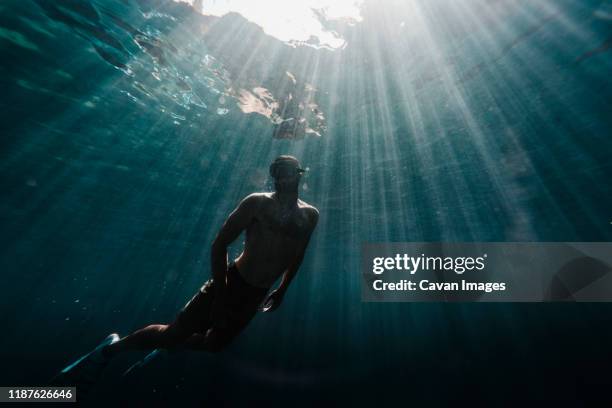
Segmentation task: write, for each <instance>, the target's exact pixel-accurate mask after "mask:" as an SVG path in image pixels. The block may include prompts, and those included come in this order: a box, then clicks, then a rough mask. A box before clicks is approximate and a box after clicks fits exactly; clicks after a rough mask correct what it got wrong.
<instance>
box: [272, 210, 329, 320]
mask: <svg viewBox="0 0 612 408" xmlns="http://www.w3.org/2000/svg"><path fill="white" fill-rule="evenodd" d="M313 210H314V211H313V214H312V216H311V227H310V231H309V232H308V235H307V236H306V238H304V241H303V243H302V245H301V246H300V248H299V249H298V251H297V255H296V257H295V258H294V260H293V262H291V264H290V265H289V267H288V268H287V270H286V271H285V273H284V274H283V277H282V279H281V283H280V284H279V285H278V288H276V289H275V290H274V291H273V292H272V293H271V294H270V296H268V298H267V299H266V301H265V302H264V309H265V311H272V310H274V309H276V308H277V307H278V306H280V303H281V302H282V300H283V297H284V296H285V292H286V291H287V288H288V287H289V284H290V283H291V281H292V280H293V278H294V277H295V275H296V273H297V271H298V269H300V266H301V265H302V261H303V260H304V255H305V254H306V248H308V243H309V242H310V237H311V236H312V232H313V231H314V229H315V227H316V226H317V222H318V220H319V212H318V211H317V210H316V209H314V208H313ZM270 300H272V304H271V305H270V306H269V307H266V306H265V305H266V304H268V302H269V301H270Z"/></svg>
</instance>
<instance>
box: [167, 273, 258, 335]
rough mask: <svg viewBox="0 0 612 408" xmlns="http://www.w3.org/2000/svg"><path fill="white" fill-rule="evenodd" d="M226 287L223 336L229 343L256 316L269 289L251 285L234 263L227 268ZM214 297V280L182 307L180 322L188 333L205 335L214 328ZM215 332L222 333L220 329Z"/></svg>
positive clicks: (178, 318) (209, 281) (207, 283)
mask: <svg viewBox="0 0 612 408" xmlns="http://www.w3.org/2000/svg"><path fill="white" fill-rule="evenodd" d="M226 285H227V288H226V316H227V326H226V327H224V328H223V329H222V330H221V331H222V333H220V334H222V337H223V338H225V340H226V341H230V340H231V339H232V338H233V337H234V336H236V335H237V334H238V333H240V332H241V331H242V330H243V329H244V328H245V327H246V325H247V324H248V323H249V322H250V321H251V319H252V318H253V317H254V316H255V314H256V313H257V311H258V310H259V307H260V305H261V303H262V302H263V301H264V299H265V297H266V294H267V293H268V290H269V289H267V288H258V287H256V286H252V285H250V284H248V283H247V282H246V281H245V280H244V279H243V278H242V276H240V273H239V272H238V268H237V266H236V263H235V262H232V263H231V264H230V265H229V267H228V270H227V278H226ZM214 294H215V282H214V280H213V279H212V278H211V279H209V280H208V281H206V283H205V284H204V285H203V286H202V287H201V288H200V290H199V291H198V293H196V294H195V295H194V296H193V297H192V298H191V300H190V301H189V302H187V304H186V305H185V307H183V309H182V310H181V311H180V313H179V315H178V317H177V323H178V324H179V325H180V326H181V327H182V328H183V329H185V330H186V331H187V332H189V333H202V334H206V332H207V331H208V329H210V328H212V320H211V316H210V312H211V308H212V304H213V300H214ZM215 330H217V331H219V329H218V328H215ZM218 334H219V333H218Z"/></svg>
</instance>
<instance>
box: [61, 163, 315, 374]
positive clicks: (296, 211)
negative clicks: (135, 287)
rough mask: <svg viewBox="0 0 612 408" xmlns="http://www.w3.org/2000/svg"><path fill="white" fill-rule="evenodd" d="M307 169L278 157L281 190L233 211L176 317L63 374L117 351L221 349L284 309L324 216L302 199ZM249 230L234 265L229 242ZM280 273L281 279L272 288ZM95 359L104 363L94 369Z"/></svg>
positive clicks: (111, 344) (115, 341)
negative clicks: (202, 279)
mask: <svg viewBox="0 0 612 408" xmlns="http://www.w3.org/2000/svg"><path fill="white" fill-rule="evenodd" d="M303 172H304V170H303V169H301V168H300V163H299V162H298V160H297V159H296V158H295V157H293V156H279V157H278V158H276V160H274V162H273V163H272V164H271V165H270V175H271V176H272V178H273V179H274V187H275V192H273V193H254V194H251V195H249V196H247V197H246V198H244V199H243V200H242V201H241V202H240V204H239V205H238V207H237V208H236V209H235V210H234V211H233V212H232V213H231V214H230V215H229V217H228V218H227V220H226V221H225V223H224V224H223V227H222V228H221V230H220V231H219V233H218V234H217V237H216V238H215V240H214V242H213V244H212V251H211V271H212V278H211V279H209V280H208V281H207V282H206V283H205V284H204V285H203V286H202V287H201V288H200V290H199V291H198V292H197V293H196V294H195V295H194V296H193V298H192V299H191V300H190V301H189V302H188V303H187V304H186V305H185V307H184V308H183V309H182V310H181V311H180V313H179V314H178V316H177V318H176V320H175V321H174V322H173V323H171V324H153V325H149V326H146V327H144V328H142V329H140V330H137V331H135V332H134V333H132V334H130V335H128V336H126V337H123V338H121V339H120V338H119V336H118V335H117V334H116V333H113V334H110V335H109V336H108V337H106V339H104V341H103V342H102V343H101V344H100V345H98V347H96V349H94V350H93V351H92V352H90V353H89V354H87V355H85V356H83V357H82V358H81V359H79V360H77V362H75V363H73V364H71V365H70V366H68V367H66V368H65V369H64V370H63V371H62V373H64V374H66V373H68V372H71V371H75V368H76V367H78V366H90V368H91V369H94V371H95V372H99V371H101V368H102V366H103V365H106V363H107V362H108V361H109V360H110V358H111V357H113V356H114V355H116V354H117V353H120V352H123V351H126V350H152V349H194V350H204V351H209V352H218V351H220V350H222V349H223V348H225V347H226V346H227V345H228V344H229V343H230V342H231V341H232V339H233V338H234V337H235V336H236V335H238V334H239V333H240V332H241V331H242V330H243V329H244V328H245V327H246V325H247V324H248V323H249V321H250V320H251V319H252V318H253V316H255V314H256V313H257V311H258V310H262V311H272V310H275V309H277V308H278V307H279V306H280V305H281V303H282V301H283V297H284V296H285V293H286V291H287V288H288V287H289V284H290V283H291V280H292V279H293V278H294V276H295V274H296V272H297V270H298V268H299V267H300V264H301V263H302V259H303V258H304V252H305V251H306V247H307V246H308V242H309V240H310V236H311V234H312V232H313V230H314V228H315V226H316V224H317V221H318V218H319V212H318V210H317V209H316V208H315V207H313V206H311V205H309V204H307V203H306V202H304V201H302V200H300V199H299V198H298V185H299V181H300V177H301V174H302V173H303ZM243 230H246V240H245V245H244V251H243V252H242V253H241V254H240V255H239V256H238V258H236V259H235V260H234V261H233V262H231V263H230V264H229V266H228V264H227V247H228V246H229V245H230V243H232V242H233V241H234V240H235V239H236V238H238V236H239V235H240V234H241V233H242V231H243ZM281 275H282V279H281V282H280V284H279V286H278V287H277V288H276V289H275V290H273V291H272V292H270V293H269V294H268V291H269V289H270V287H271V286H272V284H273V283H274V282H275V281H276V279H277V278H278V277H279V276H281ZM262 303H263V308H261V305H262ZM91 366H93V367H91ZM96 366H97V367H98V368H100V369H95V367H96ZM86 371H87V370H86ZM90 371H91V370H90Z"/></svg>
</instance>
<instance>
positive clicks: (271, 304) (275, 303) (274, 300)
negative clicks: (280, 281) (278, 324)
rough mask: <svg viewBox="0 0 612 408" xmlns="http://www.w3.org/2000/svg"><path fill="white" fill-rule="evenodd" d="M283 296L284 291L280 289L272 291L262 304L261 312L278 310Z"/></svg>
mask: <svg viewBox="0 0 612 408" xmlns="http://www.w3.org/2000/svg"><path fill="white" fill-rule="evenodd" d="M284 296H285V291H284V290H282V289H276V290H273V291H272V292H271V293H270V294H269V295H268V296H267V297H266V300H265V301H264V302H263V306H262V308H261V311H262V312H273V311H274V310H276V309H278V307H279V306H280V304H281V303H282V302H283V297H284Z"/></svg>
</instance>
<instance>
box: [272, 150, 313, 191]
mask: <svg viewBox="0 0 612 408" xmlns="http://www.w3.org/2000/svg"><path fill="white" fill-rule="evenodd" d="M305 171H306V170H304V169H302V168H301V167H300V162H299V161H298V159H296V158H295V157H293V156H278V157H277V158H276V159H275V160H274V161H273V162H272V164H271V165H270V176H271V177H272V178H273V179H274V189H275V190H276V191H278V192H279V193H285V192H295V193H297V191H298V184H299V182H300V176H301V175H302V173H304V172H305Z"/></svg>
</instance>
